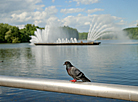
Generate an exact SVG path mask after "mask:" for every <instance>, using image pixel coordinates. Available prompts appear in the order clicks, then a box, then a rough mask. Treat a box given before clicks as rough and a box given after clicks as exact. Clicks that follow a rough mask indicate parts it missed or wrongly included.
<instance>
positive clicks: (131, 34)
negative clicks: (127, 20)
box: [124, 25, 138, 39]
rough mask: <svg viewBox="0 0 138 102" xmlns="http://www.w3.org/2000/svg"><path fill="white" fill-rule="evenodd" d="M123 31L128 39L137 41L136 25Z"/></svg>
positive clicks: (137, 28)
mask: <svg viewBox="0 0 138 102" xmlns="http://www.w3.org/2000/svg"><path fill="white" fill-rule="evenodd" d="M124 31H125V32H126V34H127V36H128V37H129V38H130V39H138V25H137V27H133V28H126V29H124Z"/></svg>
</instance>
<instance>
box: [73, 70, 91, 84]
mask: <svg viewBox="0 0 138 102" xmlns="http://www.w3.org/2000/svg"><path fill="white" fill-rule="evenodd" d="M70 73H71V76H72V77H73V78H74V79H77V80H82V81H83V82H91V81H90V80H89V79H88V78H87V77H85V75H84V74H83V73H82V72H81V71H80V70H79V69H77V68H76V67H72V68H71V70H70Z"/></svg>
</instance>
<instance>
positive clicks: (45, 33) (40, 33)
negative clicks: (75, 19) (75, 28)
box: [30, 25, 100, 45]
mask: <svg viewBox="0 0 138 102" xmlns="http://www.w3.org/2000/svg"><path fill="white" fill-rule="evenodd" d="M50 29H51V26H49V25H46V26H45V29H43V30H40V29H37V31H35V33H34V34H35V36H30V37H31V40H30V42H31V45H34V44H35V45H99V44H100V43H99V42H89V43H83V42H80V43H79V42H78V41H77V39H76V38H72V37H71V38H70V39H68V38H57V37H54V35H53V37H54V38H53V37H50V33H51V31H50ZM55 31H56V30H55ZM51 39H57V40H55V41H53V40H51Z"/></svg>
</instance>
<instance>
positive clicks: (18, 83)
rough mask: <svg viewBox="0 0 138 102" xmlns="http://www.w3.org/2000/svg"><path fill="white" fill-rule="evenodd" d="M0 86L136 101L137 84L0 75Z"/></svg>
mask: <svg viewBox="0 0 138 102" xmlns="http://www.w3.org/2000/svg"><path fill="white" fill-rule="evenodd" d="M0 86H7V87H14V88H24V89H33V90H43V91H52V92H61V93H70V94H78V95H88V96H96V97H105V98H114V99H123V100H130V101H138V86H127V85H116V84H103V83H93V82H75V83H73V82H70V81H65V80H53V79H42V78H27V77H15V76H3V75H0Z"/></svg>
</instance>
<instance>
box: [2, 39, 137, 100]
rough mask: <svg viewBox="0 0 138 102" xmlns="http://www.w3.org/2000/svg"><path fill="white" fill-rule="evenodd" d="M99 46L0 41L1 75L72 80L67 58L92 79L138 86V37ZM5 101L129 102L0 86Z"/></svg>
mask: <svg viewBox="0 0 138 102" xmlns="http://www.w3.org/2000/svg"><path fill="white" fill-rule="evenodd" d="M101 42H102V44H101V45H98V46H30V45H29V43H21V44H0V61H2V60H3V61H4V62H3V63H0V75H8V76H22V77H35V78H48V79H59V80H71V79H72V78H71V77H69V76H68V75H67V72H66V70H65V66H63V63H64V62H65V61H66V60H68V61H70V62H72V64H73V65H74V66H76V67H77V68H79V69H80V70H81V71H83V72H84V73H85V74H86V76H87V77H88V78H89V79H91V81H92V82H98V83H108V84H121V85H133V86H138V43H137V42H138V41H134V40H133V41H131V42H125V43H124V42H120V41H109V40H108V41H101ZM0 101H3V102H11V101H13V102H14V101H17V102H24V101H26V102H30V101H33V102H35V101H36V102H38V101H40V102H43V101H51V102H60V101H62V102H70V101H72V102H76V101H81V102H85V101H91V102H112V101H117V102H120V101H121V102H126V101H124V100H115V99H107V98H98V97H91V96H81V95H72V94H64V93H55V92H46V91H36V90H29V89H18V88H8V87H0Z"/></svg>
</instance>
